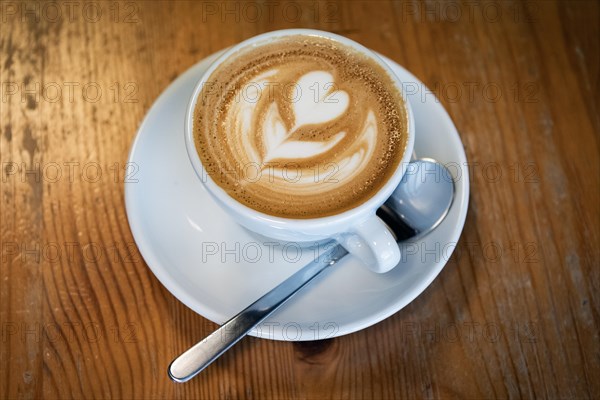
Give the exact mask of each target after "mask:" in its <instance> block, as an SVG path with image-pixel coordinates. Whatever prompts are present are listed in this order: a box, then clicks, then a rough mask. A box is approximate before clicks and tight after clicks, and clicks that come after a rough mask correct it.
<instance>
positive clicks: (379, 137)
mask: <svg viewBox="0 0 600 400" xmlns="http://www.w3.org/2000/svg"><path fill="white" fill-rule="evenodd" d="M193 129H194V140H195V145H196V150H197V151H198V154H199V156H200V159H201V161H202V164H203V165H204V168H205V170H206V171H207V172H208V174H209V175H210V177H211V178H212V180H213V181H214V182H215V183H216V184H217V185H219V186H220V187H221V188H222V189H224V190H225V191H226V192H227V193H228V194H229V195H230V196H231V197H233V198H234V199H236V200H237V201H238V202H240V203H242V204H244V205H246V206H248V207H250V208H253V209H255V210H257V211H260V212H263V213H265V214H269V215H272V216H278V217H286V218H319V217H325V216H330V215H336V214H339V213H341V212H344V211H347V210H350V209H352V208H355V207H357V206H359V205H360V204H362V203H364V202H365V201H367V200H368V199H369V198H371V197H372V196H373V195H375V194H376V193H377V192H378V191H379V189H380V188H381V187H382V186H383V185H384V184H385V183H386V182H387V181H388V180H389V178H390V177H391V176H392V174H393V173H394V172H395V170H396V168H397V167H398V164H399V163H400V161H401V159H402V156H403V153H404V150H405V147H406V143H407V139H408V116H407V111H406V107H405V105H404V100H403V98H402V96H401V94H400V93H399V91H398V89H397V88H396V85H395V83H394V81H393V79H392V78H391V77H390V76H389V74H388V72H387V71H386V70H385V69H384V68H382V67H381V66H380V65H379V64H377V62H375V61H373V60H372V59H371V58H369V57H368V56H366V55H364V54H362V53H360V52H359V51H357V50H356V49H354V48H351V47H349V46H347V45H344V44H341V43H339V42H338V41H335V40H332V39H327V38H323V37H316V36H308V35H292V36H285V37H282V38H276V39H269V40H266V41H265V42H263V43H258V44H255V45H253V46H249V47H247V48H244V49H243V50H241V51H240V52H237V53H235V54H232V55H231V56H230V57H229V58H228V59H226V60H225V61H224V62H223V63H222V64H221V65H219V66H218V67H217V68H216V69H215V71H214V72H213V73H212V74H211V75H210V76H209V77H208V79H207V80H206V82H205V84H204V85H203V87H202V89H201V91H200V94H199V97H198V99H197V102H196V107H195V110H194V122H193ZM203 178H205V177H203Z"/></svg>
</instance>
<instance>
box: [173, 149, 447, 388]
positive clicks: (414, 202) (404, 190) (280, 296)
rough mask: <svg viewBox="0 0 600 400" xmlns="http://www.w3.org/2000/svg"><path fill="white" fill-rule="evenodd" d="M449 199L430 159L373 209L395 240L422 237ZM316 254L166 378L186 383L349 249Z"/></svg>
mask: <svg viewBox="0 0 600 400" xmlns="http://www.w3.org/2000/svg"><path fill="white" fill-rule="evenodd" d="M453 199H454V181H453V179H452V176H451V175H450V172H449V171H448V169H447V168H446V167H444V166H443V165H442V164H440V163H438V162H437V161H435V160H431V159H421V160H416V161H413V162H411V163H410V165H409V167H408V169H407V172H406V174H405V175H404V177H403V178H402V181H401V183H400V185H399V186H398V187H397V188H396V190H395V191H394V193H393V194H392V196H391V197H390V198H389V199H388V201H386V203H385V204H384V205H382V206H381V207H380V208H379V209H378V210H377V215H378V216H379V217H380V218H381V219H382V220H383V221H384V222H385V223H386V224H387V225H388V227H389V228H390V230H391V231H392V233H393V234H394V236H395V238H396V240H397V241H398V242H402V241H405V240H408V239H413V238H416V237H420V236H423V235H425V234H427V233H428V232H430V231H431V230H433V229H435V228H436V227H437V226H438V225H439V224H440V223H441V222H442V221H443V219H444V218H445V217H446V215H447V214H448V211H449V209H450V206H451V205H452V201H453ZM325 247H326V248H327V249H326V251H324V252H323V253H322V254H321V255H320V256H319V257H318V259H315V260H313V261H312V262H311V263H309V264H308V265H306V266H305V267H303V268H302V269H301V270H299V271H298V272H296V273H295V274H293V275H292V276H290V277H289V278H287V279H286V280H285V281H283V282H282V283H281V284H279V285H278V286H276V287H275V288H274V289H272V290H271V291H270V292H268V293H267V294H265V295H264V296H262V297H261V298H260V299H258V300H256V301H255V302H254V303H252V304H251V305H249V306H248V307H247V308H246V309H244V310H242V311H241V312H240V313H239V314H237V315H236V316H235V317H233V318H231V319H230V320H229V321H227V322H226V323H225V324H223V325H222V326H221V327H220V328H219V329H217V330H216V331H214V332H213V333H211V334H210V335H208V336H207V337H206V338H204V339H203V340H202V341H200V342H198V343H197V344H195V345H194V346H193V347H192V348H190V349H189V350H187V351H186V352H185V353H183V354H181V355H180V356H179V357H177V358H176V359H175V360H173V362H172V363H171V365H169V370H168V372H169V377H170V378H171V379H172V380H174V381H175V382H187V381H188V380H190V379H192V378H193V377H194V376H196V375H197V374H198V373H199V372H200V371H202V370H203V369H204V368H206V367H207V366H208V365H210V364H211V363H212V362H213V361H214V360H216V359H217V358H218V357H219V356H221V354H223V353H224V352H226V351H227V350H228V349H229V348H231V346H233V345H234V344H236V343H237V342H238V341H239V340H240V339H242V338H243V337H244V336H246V335H247V334H248V333H249V332H250V331H251V330H252V329H253V328H254V327H256V326H257V325H259V324H260V323H261V322H262V321H263V320H265V319H266V318H267V317H268V316H269V315H271V314H272V313H273V312H274V311H275V310H277V309H278V308H279V307H281V306H282V305H283V304H284V303H285V302H286V301H288V300H289V299H290V298H291V297H292V296H294V294H296V293H297V292H298V291H299V290H300V289H302V288H303V287H304V286H306V284H308V283H309V282H310V281H312V280H313V279H314V278H315V277H317V276H318V275H319V274H320V273H321V272H323V271H324V270H325V269H327V268H328V267H330V266H332V265H335V264H336V263H337V262H338V261H339V260H341V259H342V258H343V257H344V256H346V255H347V254H348V252H347V251H346V249H344V248H343V247H342V246H340V245H339V244H336V242H334V241H332V242H329V243H328V245H325Z"/></svg>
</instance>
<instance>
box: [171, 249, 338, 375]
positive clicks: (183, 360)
mask: <svg viewBox="0 0 600 400" xmlns="http://www.w3.org/2000/svg"><path fill="white" fill-rule="evenodd" d="M330 243H331V248H330V249H328V250H327V251H325V252H323V253H322V254H321V255H320V256H319V257H318V258H316V259H315V260H313V261H312V262H310V263H309V264H308V265H306V266H305V267H303V268H302V269H300V270H299V271H298V272H296V273H294V274H293V275H292V276H290V277H289V278H288V279H286V280H284V281H283V282H282V283H280V284H279V285H278V286H276V287H275V288H274V289H272V290H271V291H270V292H268V293H267V294H265V295H264V296H262V297H261V298H259V299H258V300H256V301H255V302H254V303H252V304H251V305H250V306H248V307H246V308H245V309H244V310H242V311H241V312H240V313H239V314H237V315H236V316H235V317H233V318H231V319H230V320H229V321H227V322H226V323H225V324H223V325H222V326H221V327H220V328H219V329H217V330H216V331H214V332H213V333H211V334H210V335H208V336H207V337H206V338H204V339H203V340H202V341H200V342H198V343H196V344H195V345H194V346H193V347H192V348H190V349H189V350H187V351H186V352H184V353H183V354H181V355H180V356H179V357H177V358H176V359H175V360H173V362H172V363H171V365H169V377H170V378H171V379H172V380H174V381H175V382H187V381H188V380H190V379H192V378H193V377H194V376H196V375H197V374H198V373H199V372H200V371H202V370H203V369H204V368H206V367H207V366H208V365H210V363H212V362H213V361H214V360H216V359H217V358H218V357H219V356H220V355H221V354H223V353H224V352H226V351H227V350H228V349H229V348H230V347H231V346H233V345H234V344H236V343H237V342H238V341H239V340H240V339H242V338H243V337H244V336H246V335H247V334H248V332H250V331H251V330H252V329H253V328H254V327H255V326H257V325H258V324H260V323H261V322H262V321H263V320H265V319H266V318H267V317H268V316H269V315H271V314H272V313H273V312H274V311H275V310H277V309H278V308H279V307H281V306H282V305H283V304H284V303H285V302H286V301H287V300H288V299H289V298H291V297H292V296H293V295H294V294H295V293H296V292H298V291H299V290H300V289H302V288H303V287H304V286H305V285H306V284H307V283H309V282H310V281H312V280H313V278H315V277H316V276H318V275H319V274H320V273H321V272H323V271H324V270H325V269H326V268H327V267H329V266H332V265H333V264H335V263H336V262H337V261H339V260H340V259H341V258H343V257H344V256H345V255H346V254H348V252H347V251H346V249H344V248H343V247H342V246H340V245H336V244H335V242H330Z"/></svg>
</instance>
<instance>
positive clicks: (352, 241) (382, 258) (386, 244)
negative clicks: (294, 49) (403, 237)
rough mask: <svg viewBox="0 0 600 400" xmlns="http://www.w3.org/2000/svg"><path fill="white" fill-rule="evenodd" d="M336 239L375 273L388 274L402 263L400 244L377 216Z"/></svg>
mask: <svg viewBox="0 0 600 400" xmlns="http://www.w3.org/2000/svg"><path fill="white" fill-rule="evenodd" d="M336 239H337V241H338V242H339V243H340V244H341V245H342V246H343V247H344V248H345V249H346V250H348V252H349V253H350V254H352V255H353V256H356V257H357V258H358V259H360V260H361V261H362V262H363V263H364V264H365V265H366V266H367V267H369V269H370V270H372V271H373V272H377V273H384V272H388V271H389V270H391V269H392V268H394V267H395V266H396V265H398V263H399V262H400V248H399V247H398V243H396V240H394V237H393V236H392V234H391V232H390V231H389V229H388V227H387V225H386V224H385V223H384V222H383V221H382V220H381V219H380V218H379V217H378V216H376V215H373V216H371V217H370V218H369V219H367V220H365V221H363V222H361V223H359V224H357V225H355V226H354V227H353V228H352V229H351V230H350V231H348V232H346V233H343V234H342V235H340V236H339V237H337V238H336Z"/></svg>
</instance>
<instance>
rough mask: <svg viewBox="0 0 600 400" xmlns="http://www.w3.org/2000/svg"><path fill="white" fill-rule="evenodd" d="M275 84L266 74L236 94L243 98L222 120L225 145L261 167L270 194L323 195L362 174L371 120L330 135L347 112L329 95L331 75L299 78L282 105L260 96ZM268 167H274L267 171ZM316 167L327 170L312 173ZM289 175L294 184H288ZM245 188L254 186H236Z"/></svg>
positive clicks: (346, 101)
mask: <svg viewBox="0 0 600 400" xmlns="http://www.w3.org/2000/svg"><path fill="white" fill-rule="evenodd" d="M276 78H277V71H276V70H269V71H266V72H264V73H262V74H260V75H259V76H257V77H256V78H255V79H253V80H252V82H249V83H247V84H246V85H245V86H244V87H243V88H242V91H241V93H243V94H244V96H242V98H241V99H240V101H239V102H238V103H237V106H236V107H232V108H231V109H230V113H231V114H230V115H229V116H228V119H229V120H230V121H236V122H235V124H232V127H234V129H235V131H236V133H235V135H232V138H231V139H233V141H232V142H230V143H229V145H230V146H232V147H235V148H236V152H239V153H243V154H245V158H246V159H248V160H250V161H251V162H252V163H254V164H256V165H259V166H261V171H265V169H267V168H271V169H270V172H271V173H274V174H273V175H272V176H271V175H270V176H269V185H270V187H271V188H272V189H273V190H277V188H278V187H279V188H280V189H281V190H282V191H286V192H290V193H293V192H305V191H307V190H309V188H310V190H311V191H312V192H319V191H322V192H325V191H327V190H331V185H332V184H334V183H339V182H340V180H344V181H345V180H349V179H352V177H353V176H356V175H358V174H359V173H360V172H361V171H363V170H364V168H365V167H366V164H367V161H368V160H369V159H370V157H371V156H372V154H373V147H374V144H375V142H376V140H377V121H376V118H375V114H374V113H373V112H372V111H369V112H368V113H366V115H365V117H364V120H363V121H362V123H361V125H359V126H354V129H353V130H354V132H352V135H348V130H347V129H339V130H335V126H337V125H339V122H338V121H341V120H342V119H343V118H344V116H345V114H346V113H347V112H348V111H349V108H350V95H349V94H348V93H347V92H346V91H344V90H336V89H335V85H334V77H333V75H332V74H331V73H329V72H326V71H311V72H308V73H305V74H303V75H301V76H299V77H298V79H297V80H296V81H295V82H294V85H293V86H291V87H292V88H293V90H294V91H295V97H293V96H292V94H293V93H291V91H290V92H289V93H287V99H288V100H287V101H282V100H281V98H282V96H279V97H278V96H273V95H272V94H273V93H271V95H269V92H267V91H266V90H265V88H268V87H269V85H272V80H273V79H276ZM280 95H281V93H280ZM336 124H337V125H336ZM307 136H309V137H307ZM236 143H237V144H236ZM328 154H329V155H330V156H329V157H325V155H328ZM272 162H275V163H276V165H275V166H274V167H273V166H270V165H269V164H270V163H272ZM318 164H320V165H321V166H323V165H328V167H327V168H321V169H319V168H318V166H317V167H316V168H315V165H318ZM310 168H312V169H311V170H310V171H308V169H310ZM290 170H293V171H291V172H290ZM290 175H291V176H293V177H294V178H293V179H289V176H290ZM329 178H332V179H329ZM248 182H252V183H256V182H254V180H253V179H246V180H242V182H241V183H242V185H244V184H246V183H248ZM315 182H318V183H320V185H319V186H318V187H317V185H315ZM290 183H293V185H290Z"/></svg>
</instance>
